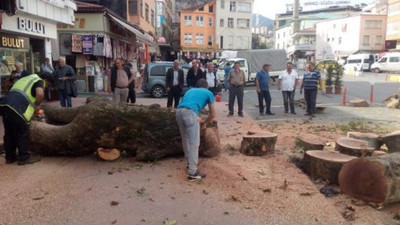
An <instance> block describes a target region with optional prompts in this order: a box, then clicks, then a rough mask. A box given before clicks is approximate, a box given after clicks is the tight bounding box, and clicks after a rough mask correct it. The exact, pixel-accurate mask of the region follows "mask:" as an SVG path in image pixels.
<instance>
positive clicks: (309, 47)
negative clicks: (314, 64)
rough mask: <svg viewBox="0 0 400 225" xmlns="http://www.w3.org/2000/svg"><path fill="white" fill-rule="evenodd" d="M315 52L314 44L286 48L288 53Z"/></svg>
mask: <svg viewBox="0 0 400 225" xmlns="http://www.w3.org/2000/svg"><path fill="white" fill-rule="evenodd" d="M295 51H315V44H296V45H292V46H290V47H289V48H288V52H295Z"/></svg>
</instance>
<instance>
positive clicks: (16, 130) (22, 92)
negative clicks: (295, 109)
mask: <svg viewBox="0 0 400 225" xmlns="http://www.w3.org/2000/svg"><path fill="white" fill-rule="evenodd" d="M47 79H50V78H47ZM43 87H44V81H43V80H42V79H41V78H40V77H39V76H38V75H36V74H32V75H30V76H26V77H23V78H20V79H19V80H18V81H17V82H15V84H14V85H13V87H12V88H11V90H10V91H9V92H8V93H7V95H6V96H5V97H4V98H3V99H2V100H1V102H0V108H1V112H2V116H3V124H4V148H5V152H6V157H5V158H6V163H7V164H11V163H13V162H15V161H17V160H18V165H25V164H32V163H35V162H38V161H40V158H36V157H33V156H32V155H31V153H30V151H29V122H30V121H31V118H32V116H33V115H37V114H38V112H39V110H40V104H41V103H42V101H43V99H44V91H43ZM17 148H18V156H17V153H16V152H17Z"/></svg>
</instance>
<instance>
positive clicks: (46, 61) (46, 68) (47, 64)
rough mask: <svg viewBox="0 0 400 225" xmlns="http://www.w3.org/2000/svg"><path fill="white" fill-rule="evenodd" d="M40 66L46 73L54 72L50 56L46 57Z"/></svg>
mask: <svg viewBox="0 0 400 225" xmlns="http://www.w3.org/2000/svg"><path fill="white" fill-rule="evenodd" d="M40 68H41V69H42V72H46V73H53V72H54V69H53V66H52V65H51V63H50V59H49V58H45V59H44V62H43V63H42V65H41V66H40Z"/></svg>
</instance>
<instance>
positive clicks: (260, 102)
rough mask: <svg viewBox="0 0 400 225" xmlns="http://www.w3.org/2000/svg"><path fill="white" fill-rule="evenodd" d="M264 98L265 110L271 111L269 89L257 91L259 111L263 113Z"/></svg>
mask: <svg viewBox="0 0 400 225" xmlns="http://www.w3.org/2000/svg"><path fill="white" fill-rule="evenodd" d="M264 100H265V106H266V108H267V110H266V111H265V112H266V113H271V94H270V93H269V90H261V93H258V107H259V109H260V113H264Z"/></svg>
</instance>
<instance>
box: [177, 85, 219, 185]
mask: <svg viewBox="0 0 400 225" xmlns="http://www.w3.org/2000/svg"><path fill="white" fill-rule="evenodd" d="M196 87H197V88H192V89H190V90H189V91H187V92H186V94H185V95H184V96H183V99H182V101H181V103H180V104H179V105H178V109H177V110H176V121H177V122H178V126H179V131H180V133H181V136H182V146H183V151H184V153H185V158H186V161H187V165H188V167H187V168H188V177H187V179H188V180H190V181H193V180H198V179H201V178H204V177H206V175H205V174H204V173H201V172H199V171H198V170H197V163H198V159H199V145H200V128H201V127H203V126H205V125H206V124H207V123H209V122H211V121H212V120H213V119H214V117H215V109H214V95H213V93H212V92H211V91H209V90H208V83H207V81H206V80H205V79H203V78H202V79H199V80H198V81H197V83H196ZM207 104H208V107H209V109H210V115H208V117H207V119H206V120H205V121H203V120H201V118H199V114H200V112H201V110H203V108H204V107H205V106H206V105H207Z"/></svg>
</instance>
